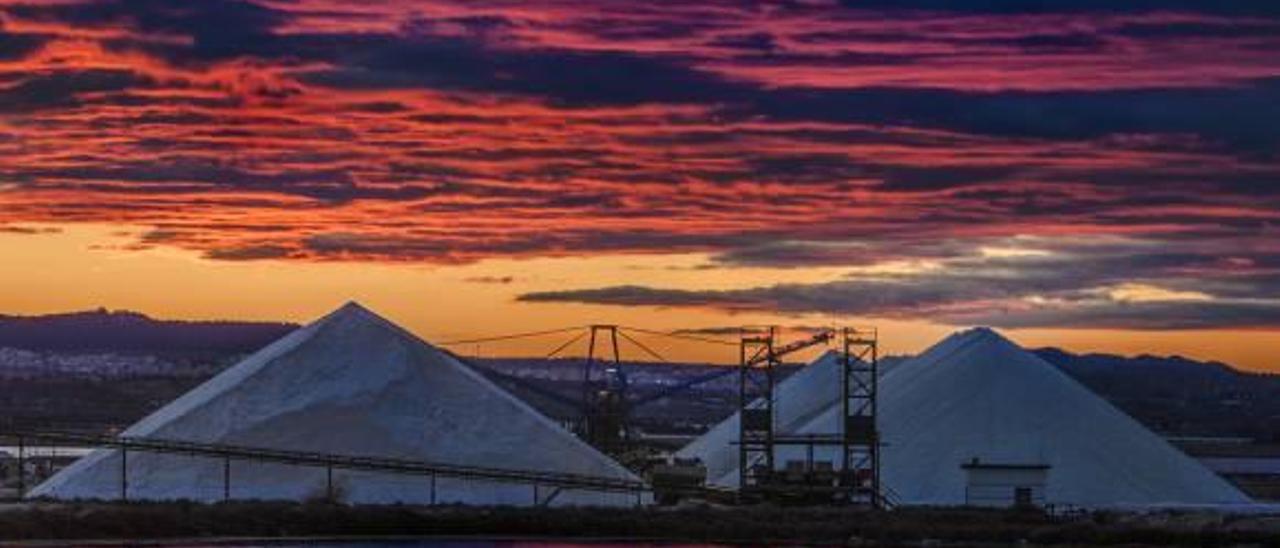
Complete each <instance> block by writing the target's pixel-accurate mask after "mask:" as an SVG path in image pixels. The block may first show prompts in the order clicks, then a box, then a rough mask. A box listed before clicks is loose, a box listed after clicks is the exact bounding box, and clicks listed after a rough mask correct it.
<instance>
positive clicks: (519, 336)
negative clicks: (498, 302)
mask: <svg viewBox="0 0 1280 548" xmlns="http://www.w3.org/2000/svg"><path fill="white" fill-rule="evenodd" d="M583 327H585V326H581V325H578V326H574V327H563V328H560V329H548V330H546V331H530V332H527V333H513V334H511V335H497V336H493V337H484V338H479V339H462V340H457V341H444V342H438V343H436V344H437V345H439V346H454V345H459V344H475V343H486V342H497V341H509V340H512V339H525V338H529V337H539V336H542V335H554V334H556V333H568V332H570V331H577V330H579V329H582V328H583Z"/></svg>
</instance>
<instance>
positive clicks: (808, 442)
mask: <svg viewBox="0 0 1280 548" xmlns="http://www.w3.org/2000/svg"><path fill="white" fill-rule="evenodd" d="M567 331H577V332H578V334H577V335H576V336H574V337H573V338H572V339H570V340H569V341H567V342H565V343H564V344H562V345H560V346H558V347H556V348H555V350H553V351H552V352H551V353H550V354H548V355H547V357H548V358H551V357H554V356H556V355H558V354H560V353H561V352H562V351H563V350H564V349H566V348H567V347H569V346H570V345H572V344H574V343H575V342H577V341H579V340H581V339H583V338H587V337H589V341H588V344H587V353H586V360H585V362H584V363H583V368H582V375H581V379H582V387H581V390H582V394H581V396H580V398H573V397H567V396H565V395H564V394H562V393H559V392H556V391H554V390H550V389H546V388H543V387H540V386H538V385H536V384H534V383H528V382H525V381H523V380H522V379H518V378H516V377H512V376H509V375H505V376H504V377H506V379H505V380H506V381H508V382H510V383H512V384H514V385H519V386H520V387H521V388H522V389H525V390H529V391H531V392H533V393H535V394H538V395H539V396H541V397H545V398H548V399H551V400H553V401H556V402H558V403H560V404H563V405H566V406H568V407H569V408H570V409H575V410H577V411H576V412H577V414H578V417H579V418H578V419H577V420H575V421H573V423H572V424H571V425H570V426H572V427H573V428H574V430H575V431H576V432H577V434H578V435H579V436H580V437H582V438H583V439H584V440H586V441H588V442H589V443H591V444H592V445H594V446H595V447H597V448H599V449H601V450H602V451H604V452H606V453H609V454H611V455H613V456H615V457H616V458H618V459H619V460H620V461H622V462H623V463H624V464H628V465H629V466H631V467H632V468H633V469H637V470H639V471H642V472H646V474H647V475H648V477H649V479H650V483H651V485H652V486H653V488H654V491H655V496H656V497H657V498H658V500H659V502H665V503H672V502H675V501H677V500H679V499H680V498H681V497H683V496H685V495H689V494H695V493H698V494H703V495H705V494H706V493H707V492H708V490H707V487H706V485H705V483H706V476H707V470H706V468H705V466H703V464H702V463H700V462H697V461H696V460H686V459H678V458H672V457H669V456H667V457H662V458H660V459H657V460H656V461H655V460H654V459H653V458H652V457H653V455H652V454H645V453H643V452H637V451H636V447H634V444H633V440H634V437H633V431H632V427H631V413H632V412H633V411H634V410H635V409H636V408H638V407H640V406H643V405H646V404H649V403H652V402H654V401H658V400H661V399H663V398H666V397H669V396H671V395H673V394H676V393H679V392H681V391H684V390H687V389H689V388H692V387H694V386H697V385H699V384H703V383H707V382H711V381H714V380H716V379H720V378H724V377H727V376H729V375H732V374H735V373H736V374H737V375H738V413H739V417H740V420H739V433H738V434H739V435H738V441H737V446H738V453H739V461H738V462H739V463H740V464H741V466H740V467H739V473H740V477H739V481H740V483H739V485H740V486H741V487H740V489H739V491H738V492H737V494H736V497H735V499H736V501H737V502H755V501H764V500H768V501H775V502H783V503H803V504H832V503H835V504H865V505H871V506H880V505H881V502H882V499H881V497H880V495H879V493H880V492H881V490H880V484H879V482H880V479H879V478H880V463H879V453H880V452H879V434H878V431H877V428H876V416H875V414H876V382H877V381H876V374H877V367H878V353H877V341H876V333H875V331H874V330H855V329H842V330H839V331H836V330H824V331H821V332H818V333H816V334H814V335H812V336H810V337H808V338H805V339H802V340H799V341H793V342H791V343H787V344H781V341H780V337H779V330H778V328H776V327H769V328H763V329H744V330H743V331H742V333H741V337H740V338H739V340H738V341H737V342H732V341H724V340H718V339H700V338H697V337H687V336H682V335H676V334H673V333H663V332H657V331H648V330H643V329H637V328H629V327H627V328H624V327H621V326H617V325H599V324H598V325H590V326H586V328H585V330H584V329H583V328H570V329H566V330H554V331H544V332H537V333H532V334H521V335H514V336H507V337H495V338H490V339H480V341H491V340H503V339H507V338H516V337H522V336H529V335H545V334H548V333H558V332H567ZM627 331H635V332H640V333H645V334H651V335H660V336H667V337H675V338H693V339H696V340H702V341H704V342H714V343H717V344H725V345H732V346H737V347H738V350H739V360H738V366H737V367H725V368H724V369H723V370H722V371H715V372H712V373H709V374H707V375H702V376H699V377H695V378H692V379H689V380H687V381H685V382H683V383H680V384H678V385H674V386H671V387H668V388H666V389H663V390H660V391H658V392H656V393H652V394H648V395H646V396H643V397H636V396H634V395H632V394H631V390H630V385H629V380H628V377H627V375H626V372H625V371H624V368H623V364H622V362H621V351H620V349H619V341H620V340H626V341H628V342H630V343H632V344H634V345H635V346H636V347H638V348H639V349H640V350H642V351H643V352H644V353H645V354H647V355H649V356H650V357H653V358H655V359H657V360H658V361H660V362H666V361H667V360H665V359H664V358H662V356H661V355H659V354H658V353H656V352H654V351H653V350H652V349H651V348H649V347H648V346H646V345H645V344H643V343H641V342H640V341H639V340H636V338H635V337H632V336H631V335H629V334H628V333H627ZM605 341H608V342H607V344H606V343H605ZM833 341H834V342H837V343H839V345H840V350H839V360H840V370H841V379H842V382H841V403H840V405H841V409H842V416H843V420H842V421H841V426H840V432H839V433H835V434H822V435H790V434H784V433H779V432H776V431H775V426H776V422H777V417H776V412H775V407H776V403H777V401H776V399H777V392H776V390H775V388H776V386H777V383H778V381H779V380H780V379H779V367H780V366H781V365H782V359H783V358H784V357H785V356H788V355H790V354H793V353H796V352H800V351H803V350H806V349H809V348H812V347H814V346H818V345H824V344H831V343H832V342H833ZM461 342H462V343H473V342H476V340H472V341H461ZM606 351H607V353H606ZM477 367H478V368H480V369H484V368H483V367H479V366H477ZM490 373H491V374H495V375H500V374H497V373H494V372H492V371H491V372H490ZM779 447H804V448H805V451H804V452H805V454H806V455H807V458H806V459H804V460H794V459H792V460H788V461H787V462H785V463H779V462H777V458H778V451H777V449H778V448H779ZM819 447H825V448H828V450H827V451H825V452H826V453H830V452H831V451H830V449H829V448H837V449H838V457H837V460H836V461H830V460H825V461H824V460H817V459H816V458H815V453H816V451H815V449H816V448H819Z"/></svg>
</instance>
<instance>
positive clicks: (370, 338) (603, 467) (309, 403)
mask: <svg viewBox="0 0 1280 548" xmlns="http://www.w3.org/2000/svg"><path fill="white" fill-rule="evenodd" d="M123 435H124V436H129V437H141V438H152V439H161V440H181V441H192V442H200V443H212V444H225V445H236V446H244V447H262V448H274V449H283V450H290V451H307V452H316V453H326V454H337V455H351V456H377V457H391V458H399V459H409V460H417V461H429V462H434V463H445V464H454V465H465V466H478V467H488V468H503V469H514V470H531V471H542V472H556V473H573V474H582V475H588V476H595V477H607V478H615V479H625V480H637V481H638V479H637V478H636V477H635V476H634V475H632V474H631V473H630V472H629V471H628V470H626V469H625V468H624V467H622V466H621V465H619V464H618V463H617V462H615V461H613V460H612V459H610V458H609V457H607V456H605V455H603V454H601V453H600V452H598V451H596V450H595V449H593V448H592V447H590V446H588V445H587V444H585V443H583V442H582V441H580V440H578V439H577V438H576V437H574V436H573V435H572V434H570V433H569V432H567V431H565V430H563V429H562V428H560V427H559V426H558V425H556V424H554V423H553V422H551V421H550V420H548V419H546V418H545V417H543V416H542V415H540V414H538V412H536V411H535V410H533V409H532V408H531V407H530V406H528V405H527V404H525V403H524V402H522V401H520V400H518V399H516V398H515V397H513V396H511V395H510V394H508V393H507V392H505V391H503V390H502V389H501V388H499V387H497V386H495V385H494V384H492V383H491V382H489V381H488V380H486V379H485V378H484V377H483V376H481V375H480V374H478V373H477V372H475V371H473V370H472V369H470V368H469V367H467V366H466V365H464V364H462V363H460V362H459V361H457V360H456V359H454V358H452V357H451V356H449V355H448V354H446V353H444V352H441V351H440V350H438V349H436V348H433V347H432V346H430V345H428V344H426V343H424V342H423V341H421V340H420V339H418V338H416V337H414V336H413V335H411V334H410V333H408V332H406V331H404V330H403V329H400V328H399V327H397V326H395V325H394V324H392V323H391V322H389V321H387V320H384V319H383V318H381V317H379V316H377V315H375V314H374V313H372V312H370V311H368V310H366V309H364V308H362V307H360V306H359V305H356V304H348V305H346V306H344V307H342V308H341V309H339V310H337V311H335V312H333V313H332V314H330V315H328V316H326V317H325V318H323V319H321V320H319V321H316V322H315V323H312V324H311V325H308V326H306V327H304V328H302V329H299V330H298V331H296V332H294V333H292V334H290V335H288V336H286V337H285V338H283V339H281V340H279V341H277V342H276V343H274V344H272V345H270V346H268V347H267V348H265V349H263V350H261V351H259V352H258V353H256V354H254V355H253V356H251V357H249V358H247V359H245V360H244V361H242V362H240V363H239V364H237V365H235V366H233V367H231V368H229V369H227V370H226V371H224V372H223V373H221V374H219V375H218V376H216V377H214V378H213V379H211V380H209V381H208V382H206V383H204V384H202V385H200V386H199V387H197V388H195V389H194V390H192V391H190V392H188V393H187V394H185V395H183V396H182V397H180V398H178V399H177V400H175V401H174V402H172V403H170V404H169V405H167V406H165V407H164V408H162V409H160V410H159V411H156V412H155V413H153V414H152V415H151V416H149V417H147V418H145V419H143V420H142V421H140V422H138V423H137V424H135V425H133V426H132V427H130V428H129V429H128V430H126V431H125V432H124V433H123ZM127 457H128V458H127V464H128V497H129V498H130V499H133V500H143V499H150V500H173V499H191V500H205V501H211V500H220V499H222V497H223V463H222V461H219V460H216V459H213V458H210V457H207V456H181V455H165V454H154V453H144V452H137V451H130V452H129V453H128V455H127ZM120 459H121V455H120V454H119V452H118V451H116V450H105V449H104V450H98V451H95V452H93V453H92V454H90V455H88V456H86V457H85V458H83V459H81V460H79V461H77V462H76V463H74V464H73V465H72V466H69V467H68V468H66V469H64V470H62V471H61V472H60V473H58V474H56V475H55V476H53V477H52V478H50V479H49V480H48V481H46V482H45V483H43V484H42V485H40V486H38V487H37V488H36V489H35V490H33V491H32V492H31V493H30V495H29V496H31V497H41V496H47V497H54V498H60V499H115V498H118V497H119V495H120V465H121V460H120ZM231 476H232V482H231V495H232V497H233V498H236V499H263V500H267V499H286V500H304V499H308V498H317V497H322V496H325V495H326V494H327V486H328V483H327V478H326V472H325V470H323V469H316V468H307V467H300V466H293V465H284V464H275V463H255V462H247V461H234V462H233V465H232V471H231ZM334 477H335V484H336V485H337V486H338V491H339V492H340V494H341V497H342V500H344V501H346V502H351V503H392V502H405V503H429V502H432V501H434V502H438V503H452V502H458V503H466V504H477V505H494V504H515V505H530V504H534V496H535V491H536V489H535V488H534V487H533V486H531V485H525V484H514V483H505V482H494V481H479V480H471V479H453V478H444V477H440V478H436V479H435V480H434V482H433V481H432V480H431V479H430V478H427V477H419V476H406V475H396V474H391V473H384V472H376V473H375V472H347V471H341V470H335V472H334ZM551 491H552V489H550V488H547V487H545V486H544V487H543V488H542V490H541V495H540V496H541V497H542V499H543V500H545V499H546V498H547V495H548V494H549V492H551ZM553 500H554V504H559V505H568V504H577V505H632V504H635V502H636V499H635V496H634V495H632V494H622V493H596V492H586V491H568V490H566V491H563V492H560V493H558V494H557V496H556V497H555V498H554V499H553Z"/></svg>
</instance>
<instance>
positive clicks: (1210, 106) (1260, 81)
mask: <svg viewBox="0 0 1280 548" xmlns="http://www.w3.org/2000/svg"><path fill="white" fill-rule="evenodd" d="M1278 51H1280V3H1275V2H1262V1H1256V0H1222V1H1218V2H1200V1H1189V0H1168V1H1157V0H1130V1H1126V2H1112V1H1102V0H1040V1H1020V0H972V1H967V2H966V1H964V0H956V1H942V0H898V1H880V0H871V1H857V0H847V1H843V2H839V1H816V0H815V1H805V0H793V1H789V2H738V1H723V2H720V1H715V0H706V1H700V2H680V3H676V2H653V1H651V2H632V1H628V2H623V1H610V0H591V1H582V0H577V1H573V2H569V1H563V2H561V1H551V0H522V1H508V2H489V1H470V0H468V1H462V0H459V1H456V2H453V1H430V0H424V1H387V0H364V1H362V2H349V1H338V0H190V1H177V0H174V1H168V0H105V1H82V0H50V1H14V0H0V158H2V159H0V313H10V314H33V313H46V312H60V311H69V310H78V309H85V308H96V307H99V306H104V307H108V308H112V309H131V310H138V311H141V312H145V313H148V314H151V315H154V316H158V317H165V318H192V319H195V318H201V319H203V318H226V319H272V320H276V319H283V320H294V321H305V320H309V319H312V318H314V317H316V316H318V315H320V314H323V313H324V312H326V311H328V310H330V309H332V308H334V307H336V306H338V305H340V304H342V303H343V302H345V301H348V300H353V299H354V300H359V301H361V302H363V303H365V304H367V305H368V306H370V307H371V308H373V309H375V310H377V311H379V312H382V313H385V314H386V315H387V316H389V317H390V318H392V319H394V320H396V321H399V322H402V323H403V324H404V325H406V326H407V327H409V328H411V329H413V330H414V331H416V332H418V333H419V334H421V335H423V336H424V337H426V338H428V340H437V341H440V340H449V339H455V338H469V337H478V336H484V335H489V334H502V333H510V332H513V331H536V330H540V329H547V328H556V327H561V326H566V325H578V324H586V323H591V322H611V323H623V324H628V325H636V326H640V327H646V328H652V329H661V330H676V329H686V330H691V331H695V332H698V331H699V330H701V332H704V333H712V334H714V333H719V332H721V331H722V330H723V329H724V328H727V327H732V326H738V325H743V324H780V325H786V326H795V327H799V328H810V327H815V326H831V325H854V326H874V327H876V328H878V329H879V331H880V334H881V339H882V340H883V344H884V348H885V349H886V350H887V351H889V352H915V351H918V350H920V349H921V348H923V347H925V346H927V345H929V344H930V343H932V342H933V341H935V340H937V339H938V338H940V337H942V336H944V335H945V334H946V333H948V332H950V331H953V330H955V329H957V328H960V327H965V326H971V325H992V326H995V327H997V328H1000V329H1002V330H1005V331H1006V332H1007V333H1009V334H1010V335H1011V336H1012V337H1013V338H1014V339H1015V340H1017V341H1019V342H1021V343H1023V344H1025V345H1028V346H1044V345H1055V346H1062V347H1066V348H1069V349H1074V350H1081V351H1103V352H1118V353H1126V354H1133V353H1155V354H1162V355H1163V354H1183V355H1188V356H1193V357H1197V358H1207V359H1218V360H1223V361H1227V362H1230V363H1232V364H1234V365H1238V366H1241V367H1246V368H1251V369H1263V370H1267V369H1269V370H1273V371H1277V372H1280V358H1278V357H1277V355H1280V352H1277V351H1278V350H1280V54H1278V53H1277V52H1278ZM555 342H556V341H554V340H546V341H535V342H530V343H528V344H529V346H528V347H527V348H521V349H518V350H521V351H530V352H531V351H535V350H541V349H544V347H545V348H549V347H552V346H554V343H555ZM669 350H670V351H671V352H672V354H673V355H672V357H673V358H687V359H694V358H696V359H719V358H721V357H722V356H721V355H720V354H715V355H714V356H713V355H712V354H713V353H717V352H718V353H724V352H725V351H724V349H723V348H712V349H706V348H694V347H680V348H671V349H669ZM481 351H482V352H507V351H515V350H513V349H499V348H492V349H482V350H481ZM723 358H725V359H730V358H732V349H730V353H729V355H725V356H723Z"/></svg>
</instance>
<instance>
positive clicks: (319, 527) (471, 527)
mask: <svg viewBox="0 0 1280 548" xmlns="http://www.w3.org/2000/svg"><path fill="white" fill-rule="evenodd" d="M390 536H401V537H403V536H447V537H481V538H495V537H525V538H556V539H629V540H640V539H643V540H648V541H672V542H679V541H683V542H717V543H744V544H761V543H775V544H802V545H812V544H832V545H915V546H920V545H926V546H939V545H949V546H959V545H964V546H969V545H1011V544H1016V545H1026V544H1031V545H1125V546H1147V545H1185V546H1235V545H1254V546H1280V517H1276V516H1272V517H1260V516H1248V517H1247V516H1237V517H1231V516H1220V515H1213V514H1203V513H1164V514H1150V515H1136V514H1129V515H1122V514H1110V513H1095V514H1083V515H1078V516H1073V517H1071V518H1070V519H1064V518H1050V517H1047V516H1044V515H1041V514H1037V513H1012V512H1001V511H981V510H958V509H912V510H897V511H893V512H870V511H861V510H849V509H793V508H772V507H752V508H731V509H716V508H686V509H620V510H610V509H518V508H470V507H432V508H421V507H407V506H385V507H342V506H329V505H320V504H268V503H230V504H217V505H200V504H23V505H10V506H0V543H5V542H8V543H12V542H15V541H23V540H45V541H48V540H66V541H72V540H88V539H100V540H110V539H119V540H136V539H153V540H154V539H179V538H180V539H198V538H221V537H241V538H243V537H259V538H279V537H363V538H367V537H390Z"/></svg>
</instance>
